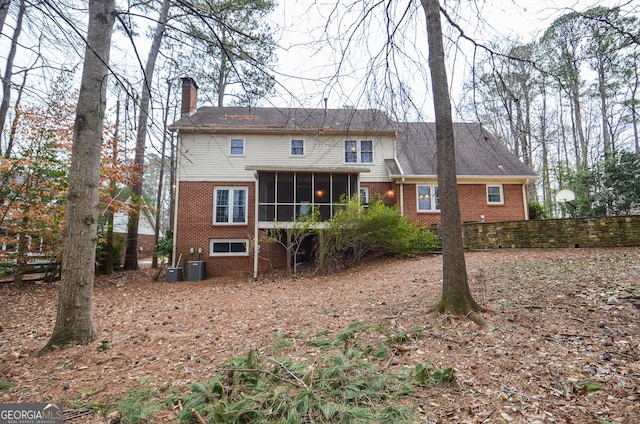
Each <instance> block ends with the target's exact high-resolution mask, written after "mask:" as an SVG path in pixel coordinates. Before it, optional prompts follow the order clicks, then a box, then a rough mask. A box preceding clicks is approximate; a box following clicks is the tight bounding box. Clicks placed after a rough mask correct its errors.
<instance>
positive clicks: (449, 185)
mask: <svg viewBox="0 0 640 424" xmlns="http://www.w3.org/2000/svg"><path fill="white" fill-rule="evenodd" d="M422 7H423V8H424V11H425V14H426V17H427V35H428V39H429V69H430V72H431V85H432V91H433V104H434V109H435V117H436V139H437V152H436V157H437V161H438V187H439V188H438V190H439V195H440V206H441V208H440V209H441V217H442V231H441V237H442V253H443V257H442V260H443V263H442V271H443V279H442V298H441V300H440V304H439V306H438V307H439V310H440V311H441V312H448V313H452V314H456V315H458V314H468V313H469V312H472V311H478V310H479V308H478V305H477V303H476V302H475V300H474V299H473V297H472V296H471V290H470V288H469V282H468V280H467V268H466V264H465V261H464V247H463V244H462V224H461V220H460V205H459V201H458V184H457V179H456V166H455V165H456V159H455V145H454V138H453V118H452V116H451V100H450V98H449V91H448V90H449V88H448V87H449V84H448V82H447V70H446V66H445V60H444V46H443V41H442V25H441V22H440V3H439V1H438V0H422Z"/></svg>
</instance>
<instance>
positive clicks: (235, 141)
mask: <svg viewBox="0 0 640 424" xmlns="http://www.w3.org/2000/svg"><path fill="white" fill-rule="evenodd" d="M229 154H230V155H232V156H242V155H244V138H232V139H230V140H229Z"/></svg>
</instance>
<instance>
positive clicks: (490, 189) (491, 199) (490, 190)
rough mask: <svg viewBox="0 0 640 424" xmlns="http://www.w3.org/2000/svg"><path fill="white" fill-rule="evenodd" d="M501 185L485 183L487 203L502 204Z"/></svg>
mask: <svg viewBox="0 0 640 424" xmlns="http://www.w3.org/2000/svg"><path fill="white" fill-rule="evenodd" d="M502 194H503V193H502V185H487V203H488V204H490V205H503V204H504V197H503V195H502Z"/></svg>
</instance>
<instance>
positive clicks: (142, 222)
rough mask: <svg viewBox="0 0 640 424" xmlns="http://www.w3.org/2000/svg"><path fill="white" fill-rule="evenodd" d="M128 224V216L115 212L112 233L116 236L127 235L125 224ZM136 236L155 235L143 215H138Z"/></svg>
mask: <svg viewBox="0 0 640 424" xmlns="http://www.w3.org/2000/svg"><path fill="white" fill-rule="evenodd" d="M128 223H129V215H128V214H126V213H124V212H116V213H115V214H114V215H113V232H114V233H118V234H126V233H127V224H128ZM138 234H144V235H151V236H153V235H155V229H154V228H153V225H152V224H151V222H149V218H148V217H147V215H146V214H145V213H140V219H139V220H138Z"/></svg>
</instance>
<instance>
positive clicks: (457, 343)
mask: <svg viewBox="0 0 640 424" xmlns="http://www.w3.org/2000/svg"><path fill="white" fill-rule="evenodd" d="M466 260H467V269H468V273H469V276H470V280H471V285H472V290H473V293H474V296H475V298H476V300H478V301H479V303H481V304H482V305H483V306H484V307H486V308H488V310H489V312H486V313H484V314H483V317H484V318H485V319H486V321H487V322H488V324H489V325H488V327H487V328H484V329H482V328H479V327H478V326H477V325H476V324H474V323H473V322H471V321H469V320H465V319H460V318H456V317H451V316H442V315H438V314H434V313H433V312H432V310H433V307H434V306H435V305H436V303H437V301H438V300H439V294H440V284H441V272H442V268H441V267H442V261H441V257H440V256H438V255H430V256H425V257H420V258H417V259H408V260H406V259H402V260H399V259H385V260H381V261H377V262H376V263H368V264H364V265H362V266H359V267H357V268H354V269H351V270H348V271H346V272H343V273H341V274H335V275H330V276H317V275H310V274H309V275H307V274H304V273H303V274H302V275H301V276H298V277H295V278H291V277H287V276H285V275H284V274H282V273H273V274H270V275H267V276H263V277H261V278H260V279H259V280H258V281H252V280H247V279H241V278H231V277H225V278H211V279H208V280H205V281H200V282H180V283H165V282H153V281H152V275H153V272H152V271H151V270H142V271H138V272H127V273H119V274H115V275H113V276H110V277H99V278H98V279H97V281H96V284H95V296H94V309H95V311H94V314H95V323H96V326H97V328H98V337H97V338H96V339H95V341H94V342H92V343H91V344H89V345H86V346H78V347H74V348H70V349H67V350H63V351H54V352H51V353H48V354H46V355H43V356H38V355H37V353H38V351H39V350H40V349H41V348H42V347H43V346H44V345H45V344H46V342H47V340H48V338H49V336H50V334H51V331H52V329H53V325H54V320H55V307H56V299H57V289H58V287H57V284H45V283H30V284H28V285H26V286H25V287H24V288H22V289H19V290H18V289H14V288H12V287H11V285H9V284H3V285H0V310H1V311H2V315H1V316H0V402H45V401H56V402H57V401H61V402H63V404H64V405H65V409H69V410H75V411H86V410H87V409H86V408H93V407H94V406H96V405H99V406H104V405H115V404H117V403H118V402H119V401H120V400H122V399H124V398H126V397H127V396H128V395H129V394H131V393H132V392H135V391H136V390H140V388H141V387H142V386H143V385H147V386H148V385H151V386H152V387H153V388H154V390H156V391H157V392H158V393H168V392H170V391H171V390H174V389H176V388H177V389H179V388H184V389H185V390H186V388H188V387H190V386H191V385H192V383H194V382H200V383H204V382H206V381H209V380H210V379H211V378H212V376H213V375H215V374H216V372H218V371H219V369H220V367H221V364H222V363H223V362H224V361H226V360H229V359H230V358H233V357H243V356H246V355H247V354H248V353H249V352H252V351H255V352H259V353H261V354H265V355H271V354H273V353H274V352H277V354H278V355H280V356H283V355H284V356H287V357H289V358H291V359H292V360H295V361H302V360H312V359H313V358H314V357H318V356H319V355H321V354H322V349H324V346H323V345H322V338H320V339H318V337H317V335H318V334H326V335H327V339H332V340H333V339H336V338H338V337H340V335H342V334H344V333H345V331H348V330H349V328H352V327H353V325H354V323H362V324H363V325H366V326H368V327H369V328H377V329H378V330H377V331H370V332H366V334H368V337H371V340H359V343H361V344H362V345H363V346H364V345H366V344H367V343H369V344H370V345H371V346H375V345H376V344H377V343H379V342H380V340H379V339H380V338H381V337H384V338H385V340H390V341H391V342H392V343H395V344H392V346H395V348H394V349H393V351H392V352H393V354H392V355H391V356H390V357H389V358H386V359H383V361H384V362H383V367H384V368H385V369H387V370H389V371H390V372H397V371H400V370H403V369H412V370H413V369H415V367H416V365H418V364H429V366H432V367H433V368H434V369H447V368H448V367H451V368H452V369H453V370H452V371H453V372H455V378H456V385H455V387H440V386H430V385H424V386H421V387H420V388H419V390H417V391H416V392H415V393H413V394H412V395H411V398H410V406H411V407H413V408H415V409H416V410H417V411H418V412H419V414H420V416H421V422H428V423H450V422H451V423H452V422H456V423H554V422H555V423H558V422H562V423H603V424H604V423H620V424H622V423H625V424H626V423H640V328H639V322H640V320H639V318H640V277H639V276H640V249H638V248H625V249H558V250H499V251H488V252H469V253H467V254H466ZM363 334H364V333H363ZM362 337H364V336H362ZM155 421H156V422H176V421H177V414H176V413H175V411H172V410H171V409H170V408H169V409H167V410H164V411H160V412H158V415H157V416H156V418H155ZM69 422H76V423H93V422H96V423H104V422H107V418H105V417H103V416H101V415H100V414H98V413H93V414H84V413H83V414H78V416H77V417H74V418H71V419H70V421H69Z"/></svg>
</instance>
